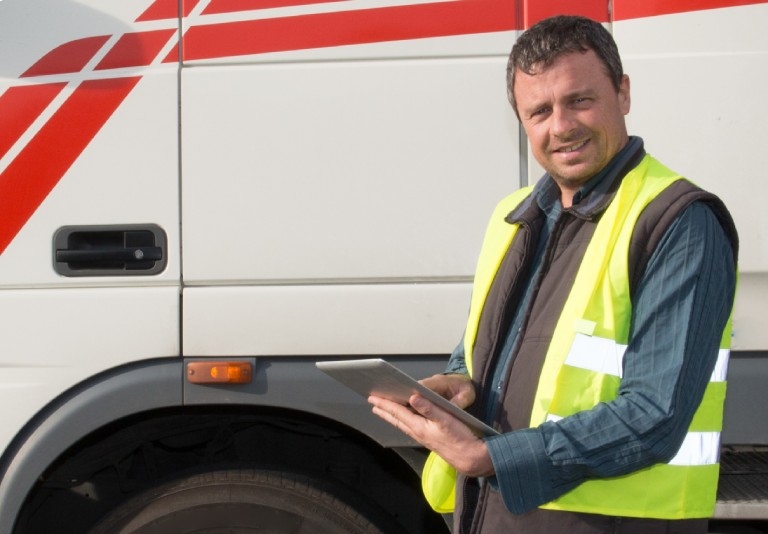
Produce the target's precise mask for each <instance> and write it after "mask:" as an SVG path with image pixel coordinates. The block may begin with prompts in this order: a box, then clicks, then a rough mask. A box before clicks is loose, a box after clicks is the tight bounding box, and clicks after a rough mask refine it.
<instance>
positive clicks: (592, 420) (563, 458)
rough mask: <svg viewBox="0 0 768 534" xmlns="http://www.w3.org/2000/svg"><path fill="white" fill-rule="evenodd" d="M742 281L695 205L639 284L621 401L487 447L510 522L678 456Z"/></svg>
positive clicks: (724, 242)
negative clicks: (591, 485)
mask: <svg viewBox="0 0 768 534" xmlns="http://www.w3.org/2000/svg"><path fill="white" fill-rule="evenodd" d="M735 279H736V274H735V262H734V260H733V253H732V250H731V246H730V243H729V240H728V239H727V237H726V235H725V232H724V231H723V229H722V227H721V226H720V224H719V222H718V221H717V218H716V216H715V215H714V213H713V212H712V211H711V210H710V209H709V208H708V207H707V206H706V205H704V204H702V203H698V202H696V203H693V204H692V205H691V206H689V207H688V208H686V210H685V211H684V212H683V213H682V214H681V215H680V217H678V219H677V220H676V221H675V222H674V223H673V224H672V225H671V226H670V228H669V229H668V230H667V232H666V235H665V236H664V238H663V239H662V241H661V242H660V243H659V246H658V247H657V249H656V250H655V251H654V253H653V255H652V256H651V258H650V260H649V262H648V266H647V268H646V271H645V273H644V275H643V277H642V279H641V280H640V282H639V284H638V287H637V290H636V294H635V297H634V299H633V307H634V314H633V323H632V326H631V330H630V343H629V346H628V347H627V350H626V352H625V355H624V376H623V378H622V382H621V385H620V388H619V392H618V395H617V397H616V399H614V400H613V401H611V402H608V403H601V404H599V405H598V406H596V407H595V408H593V409H591V410H587V411H583V412H580V413H577V414H574V415H572V416H569V417H566V418H563V419H561V420H559V421H557V422H547V423H544V424H542V425H541V426H539V427H537V428H533V429H525V430H519V431H515V432H510V433H507V434H503V435H501V436H494V437H492V438H488V439H487V441H486V442H487V445H488V449H489V453H490V456H491V460H492V461H493V465H494V468H495V471H496V476H495V477H494V480H492V482H493V484H492V486H493V487H494V488H496V487H498V491H500V492H501V494H502V498H503V500H504V503H505V505H506V507H507V508H508V509H509V510H510V511H511V512H512V513H516V514H520V513H523V512H526V511H528V510H530V509H532V508H535V507H537V506H540V505H542V504H544V503H547V502H549V501H551V500H553V499H555V498H557V497H559V496H560V495H562V494H564V493H566V492H568V491H570V490H571V489H573V488H575V487H576V486H578V485H579V484H581V483H582V482H584V481H586V480H588V479H591V478H601V477H610V476H618V475H622V474H627V473H630V472H633V471H636V470H638V469H641V468H643V467H647V466H649V465H652V464H654V463H658V462H662V461H668V460H669V459H671V458H672V457H673V456H674V455H675V453H676V452H677V450H678V448H679V447H680V444H681V443H682V440H683V438H684V437H685V435H686V433H687V429H688V426H689V425H690V421H691V419H692V417H693V414H694V412H695V411H696V409H697V407H698V405H699V402H700V401H701V398H702V396H703V394H704V390H705V388H706V387H707V384H708V382H709V378H710V376H711V374H712V370H713V368H714V365H715V363H716V360H717V355H718V350H719V347H720V339H721V337H722V332H723V329H724V327H725V324H726V322H727V320H728V317H729V315H730V312H731V307H732V304H733V297H734V293H735Z"/></svg>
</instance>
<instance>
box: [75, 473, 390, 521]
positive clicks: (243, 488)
mask: <svg viewBox="0 0 768 534" xmlns="http://www.w3.org/2000/svg"><path fill="white" fill-rule="evenodd" d="M343 493H345V492H344V491H343V490H342V489H341V488H338V487H330V486H328V485H326V484H324V483H323V482H321V481H319V480H315V479H312V478H308V477H305V476H301V475H295V474H291V473H284V472H279V471H252V470H238V471H217V472H211V473H205V474H201V475H194V476H190V477H187V478H183V479H180V480H177V481H174V482H171V483H168V484H165V485H163V486H160V487H158V488H154V489H152V490H149V491H146V492H144V493H142V494H140V495H138V496H137V497H135V498H133V499H131V500H129V501H127V502H125V503H124V504H122V505H120V506H119V507H118V508H117V509H115V510H114V511H112V512H111V513H109V514H108V515H107V517H106V518H104V519H103V520H102V521H101V522H100V523H99V524H98V525H96V526H95V527H93V528H92V529H91V530H90V532H89V534H254V533H259V534H387V533H388V532H392V531H391V530H388V529H387V530H382V529H381V528H380V527H379V526H377V525H376V524H374V523H373V522H372V520H373V517H374V516H376V515H378V514H379V511H377V510H376V511H374V510H366V509H365V508H366V505H365V503H355V502H354V496H351V497H350V496H348V495H344V496H341V494H343ZM384 528H386V527H384ZM397 531H399V528H398V529H397Z"/></svg>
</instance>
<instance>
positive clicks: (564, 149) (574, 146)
mask: <svg viewBox="0 0 768 534" xmlns="http://www.w3.org/2000/svg"><path fill="white" fill-rule="evenodd" d="M586 144H587V142H586V141H582V142H581V143H579V144H577V145H573V146H569V147H564V148H561V149H560V152H574V151H576V150H578V149H580V148H581V147H583V146H584V145H586Z"/></svg>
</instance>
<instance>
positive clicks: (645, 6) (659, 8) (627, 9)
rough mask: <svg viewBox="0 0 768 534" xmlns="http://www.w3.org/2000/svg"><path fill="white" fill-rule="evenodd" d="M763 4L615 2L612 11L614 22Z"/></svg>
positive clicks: (758, 0)
mask: <svg viewBox="0 0 768 534" xmlns="http://www.w3.org/2000/svg"><path fill="white" fill-rule="evenodd" d="M765 3H768V2H766V1H765V0H675V1H674V2H669V1H666V2H660V1H658V0H657V1H654V2H638V1H637V0H617V1H616V2H615V4H614V6H613V11H614V17H615V18H616V20H625V19H637V18H642V17H654V16H658V15H672V14H674V13H688V12H690V11H704V10H707V9H719V8H724V7H737V6H749V5H754V4H765Z"/></svg>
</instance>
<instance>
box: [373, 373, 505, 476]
mask: <svg viewBox="0 0 768 534" xmlns="http://www.w3.org/2000/svg"><path fill="white" fill-rule="evenodd" d="M422 383H423V384H424V385H426V386H428V387H430V388H431V387H433V385H434V389H435V391H437V392H438V393H439V394H441V395H443V396H445V397H446V398H448V399H450V400H451V401H452V402H454V403H455V404H457V405H459V406H461V407H462V408H463V407H466V406H468V405H469V404H471V403H472V401H474V397H475V393H474V388H473V386H472V383H471V382H470V381H469V379H468V378H466V377H462V376H461V375H435V376H433V377H430V378H427V379H425V380H422ZM368 402H370V403H371V404H372V405H373V413H374V414H376V415H378V416H379V417H381V418H382V419H383V420H385V421H387V422H388V423H390V424H391V425H393V426H395V427H396V428H398V429H399V430H400V431H402V432H404V433H405V434H407V435H408V436H410V437H411V438H413V439H415V440H416V441H418V442H419V443H420V444H421V445H423V446H424V447H426V448H428V449H430V450H432V451H435V452H436V453H437V454H439V455H440V456H441V457H442V458H443V459H444V460H445V461H446V462H448V463H449V464H451V465H452V466H453V467H455V468H456V470H457V471H459V472H460V473H463V474H465V475H467V476H471V477H480V476H489V475H492V474H493V472H494V471H493V463H492V462H491V458H490V456H489V454H488V448H487V447H486V445H485V442H483V441H482V440H481V439H480V438H478V437H477V436H476V435H475V434H474V433H473V432H472V430H470V429H469V428H468V427H467V426H466V425H465V424H464V423H462V422H461V421H459V420H458V419H456V418H455V417H453V416H452V415H451V414H449V413H448V412H446V411H445V410H442V409H440V408H438V407H437V406H435V405H434V404H432V403H431V402H429V401H428V400H426V399H425V398H423V397H421V396H420V395H413V396H412V397H411V398H410V399H409V406H403V405H402V404H398V403H396V402H393V401H390V400H388V399H384V398H382V397H376V396H373V395H372V396H370V397H369V398H368Z"/></svg>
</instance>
